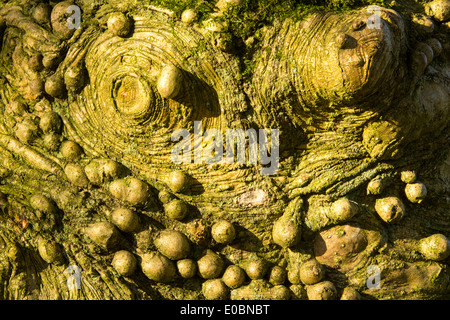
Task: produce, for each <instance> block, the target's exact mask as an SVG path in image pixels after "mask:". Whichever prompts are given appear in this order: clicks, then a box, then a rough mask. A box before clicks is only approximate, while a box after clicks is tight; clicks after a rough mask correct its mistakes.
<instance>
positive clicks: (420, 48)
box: [411, 0, 450, 75]
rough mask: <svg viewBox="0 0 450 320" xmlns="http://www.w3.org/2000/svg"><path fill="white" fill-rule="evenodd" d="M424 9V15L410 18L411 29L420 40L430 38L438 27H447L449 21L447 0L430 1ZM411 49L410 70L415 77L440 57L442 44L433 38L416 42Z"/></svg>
mask: <svg viewBox="0 0 450 320" xmlns="http://www.w3.org/2000/svg"><path fill="white" fill-rule="evenodd" d="M424 9H425V14H416V15H414V16H413V17H412V23H413V27H414V29H415V30H416V32H417V34H418V35H419V37H420V38H427V37H430V36H432V35H433V33H435V32H436V29H437V28H438V26H439V25H443V24H447V25H448V23H449V22H448V21H449V20H450V4H449V2H448V1H447V0H434V1H431V2H429V3H427V4H426V5H425V6H424ZM444 29H445V28H444ZM412 49H413V52H412V56H411V68H412V70H413V72H414V73H415V74H416V75H421V74H423V73H424V71H425V69H426V68H427V66H428V65H429V64H430V63H431V62H432V60H433V59H434V58H436V57H437V56H439V55H440V53H441V51H442V44H441V43H440V42H439V40H437V39H435V38H429V39H427V40H425V41H418V42H417V43H416V44H415V46H413V48H412Z"/></svg>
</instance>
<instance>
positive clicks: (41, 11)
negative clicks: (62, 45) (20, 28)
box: [32, 3, 52, 24]
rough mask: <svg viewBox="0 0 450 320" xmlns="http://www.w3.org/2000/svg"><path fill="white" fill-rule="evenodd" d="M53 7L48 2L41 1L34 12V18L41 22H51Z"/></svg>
mask: <svg viewBox="0 0 450 320" xmlns="http://www.w3.org/2000/svg"><path fill="white" fill-rule="evenodd" d="M51 14H52V7H51V6H50V5H49V4H47V3H39V4H38V5H37V6H36V7H35V8H34V9H33V13H32V17H33V19H34V20H35V21H36V22H37V23H40V24H46V23H50V17H51Z"/></svg>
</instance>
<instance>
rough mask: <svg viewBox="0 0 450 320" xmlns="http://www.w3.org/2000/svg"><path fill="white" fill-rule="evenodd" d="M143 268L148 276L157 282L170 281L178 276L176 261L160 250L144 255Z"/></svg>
mask: <svg viewBox="0 0 450 320" xmlns="http://www.w3.org/2000/svg"><path fill="white" fill-rule="evenodd" d="M141 269H142V272H144V274H145V275H146V276H147V278H149V279H151V280H154V281H157V282H170V281H172V280H174V279H175V276H176V267H175V263H174V262H173V261H172V260H170V259H168V258H166V257H165V256H163V255H162V254H160V253H159V252H150V253H146V254H144V255H142V262H141Z"/></svg>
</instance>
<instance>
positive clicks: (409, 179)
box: [400, 170, 417, 183]
mask: <svg viewBox="0 0 450 320" xmlns="http://www.w3.org/2000/svg"><path fill="white" fill-rule="evenodd" d="M416 179H417V174H416V172H415V171H412V170H404V171H402V172H401V173H400V180H402V181H403V182H404V183H414V182H416Z"/></svg>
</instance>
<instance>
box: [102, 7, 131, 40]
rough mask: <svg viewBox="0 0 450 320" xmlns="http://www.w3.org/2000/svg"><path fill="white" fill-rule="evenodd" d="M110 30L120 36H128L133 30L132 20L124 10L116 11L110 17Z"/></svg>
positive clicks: (108, 24)
mask: <svg viewBox="0 0 450 320" xmlns="http://www.w3.org/2000/svg"><path fill="white" fill-rule="evenodd" d="M107 26H108V30H109V31H110V32H111V33H112V34H114V35H115V36H119V37H126V36H128V35H129V34H130V32H131V27H132V22H131V20H130V18H128V17H127V16H126V15H125V14H123V13H122V12H114V13H112V14H111V15H110V16H109V17H108V21H107Z"/></svg>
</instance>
